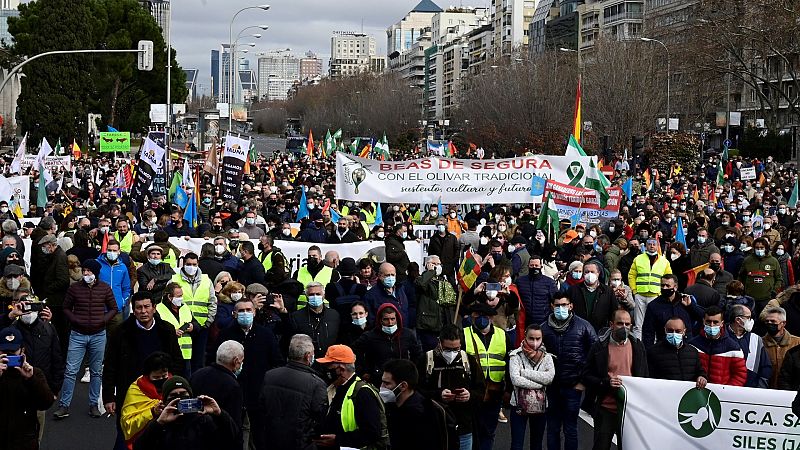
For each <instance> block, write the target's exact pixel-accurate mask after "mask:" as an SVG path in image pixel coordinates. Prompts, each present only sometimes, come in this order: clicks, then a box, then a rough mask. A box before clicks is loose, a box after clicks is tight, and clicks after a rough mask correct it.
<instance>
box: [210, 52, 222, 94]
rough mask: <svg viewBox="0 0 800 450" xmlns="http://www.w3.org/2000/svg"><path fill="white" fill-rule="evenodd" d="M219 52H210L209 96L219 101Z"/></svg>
mask: <svg viewBox="0 0 800 450" xmlns="http://www.w3.org/2000/svg"><path fill="white" fill-rule="evenodd" d="M219 55H220V52H219V50H211V96H212V97H214V98H215V99H219V98H220V95H219V81H220V72H219V68H220V57H219Z"/></svg>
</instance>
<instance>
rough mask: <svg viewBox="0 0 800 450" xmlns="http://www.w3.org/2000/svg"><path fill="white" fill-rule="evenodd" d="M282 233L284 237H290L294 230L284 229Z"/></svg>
mask: <svg viewBox="0 0 800 450" xmlns="http://www.w3.org/2000/svg"><path fill="white" fill-rule="evenodd" d="M281 233H283V235H284V236H286V237H289V236H291V235H292V230H291V228H284V229H283V230H281Z"/></svg>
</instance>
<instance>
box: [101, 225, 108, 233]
mask: <svg viewBox="0 0 800 450" xmlns="http://www.w3.org/2000/svg"><path fill="white" fill-rule="evenodd" d="M108 229H109V228H108V227H100V231H101V232H102V233H103V234H108Z"/></svg>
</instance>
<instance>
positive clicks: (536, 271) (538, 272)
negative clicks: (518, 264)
mask: <svg viewBox="0 0 800 450" xmlns="http://www.w3.org/2000/svg"><path fill="white" fill-rule="evenodd" d="M529 273H530V274H531V275H533V276H535V277H536V276H539V275H541V274H542V269H538V268H536V269H530V271H529Z"/></svg>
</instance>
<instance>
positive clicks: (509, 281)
mask: <svg viewBox="0 0 800 450" xmlns="http://www.w3.org/2000/svg"><path fill="white" fill-rule="evenodd" d="M503 282H505V283H506V286H511V277H505V279H504V280H503Z"/></svg>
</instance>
